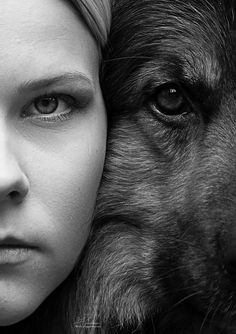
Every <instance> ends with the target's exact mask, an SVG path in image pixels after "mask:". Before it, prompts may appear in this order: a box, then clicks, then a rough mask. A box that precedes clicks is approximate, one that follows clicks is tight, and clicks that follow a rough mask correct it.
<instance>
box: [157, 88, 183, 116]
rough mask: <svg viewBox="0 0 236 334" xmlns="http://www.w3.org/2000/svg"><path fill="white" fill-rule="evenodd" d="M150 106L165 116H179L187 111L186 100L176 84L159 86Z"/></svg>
mask: <svg viewBox="0 0 236 334" xmlns="http://www.w3.org/2000/svg"><path fill="white" fill-rule="evenodd" d="M151 105H152V108H154V109H155V110H156V111H158V112H159V113H161V114H163V115H165V116H167V117H173V116H179V115H183V114H186V113H187V112H188V101H187V100H186V98H185V95H184V93H183V91H182V89H181V88H180V87H179V86H178V85H176V84H165V85H162V86H161V87H159V88H158V89H157V90H156V92H155V95H154V96H153V99H152V103H151Z"/></svg>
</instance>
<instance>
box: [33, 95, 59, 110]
mask: <svg viewBox="0 0 236 334" xmlns="http://www.w3.org/2000/svg"><path fill="white" fill-rule="evenodd" d="M57 107H58V100H57V99H56V98H55V97H43V98H39V99H37V100H36V101H35V108H36V109H37V111H38V112H40V113H41V114H51V113H53V112H54V111H55V110H56V109H57Z"/></svg>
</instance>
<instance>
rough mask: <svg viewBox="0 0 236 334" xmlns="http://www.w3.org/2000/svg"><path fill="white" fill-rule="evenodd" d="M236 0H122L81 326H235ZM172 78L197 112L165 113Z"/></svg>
mask: <svg viewBox="0 0 236 334" xmlns="http://www.w3.org/2000/svg"><path fill="white" fill-rule="evenodd" d="M231 5H232V6H231ZM233 5H234V4H232V3H231V1H230V0H227V2H225V4H224V3H222V2H221V1H217V0H215V1H213V0H208V1H207V0H117V1H116V3H115V6H114V9H113V10H114V14H113V24H112V32H111V37H110V44H109V48H108V51H107V54H106V58H107V59H106V62H105V69H104V81H103V88H104V94H105V97H106V98H107V105H108V112H109V141H108V153H107V160H106V166H105V171H104V177H103V182H102V186H101V190H100V193H99V198H98V205H97V212H96V217H95V222H94V225H93V229H92V233H91V238H90V240H89V243H88V248H87V250H86V251H87V255H86V258H85V261H84V264H83V271H82V277H81V280H80V281H79V291H80V295H79V299H78V300H79V303H82V305H83V308H82V310H81V312H80V316H79V319H78V328H79V329H78V332H80V331H81V333H84V332H89V333H93V332H98V333H100V332H101V333H148V334H152V333H160V334H170V333H171V334H180V333H181V334H182V333H185V334H187V333H188V334H189V333H193V334H195V333H201V334H213V333H214V334H218V333H225V334H229V333H230V334H232V333H236V274H235V272H234V269H235V267H236V264H235V263H236V246H235V245H236V228H235V227H236V93H235V88H236V87H235V79H236V76H235V74H236V72H235V59H234V57H235V55H236V53H235V37H234V32H233V28H234V26H233V24H234V22H233V21H234V9H233ZM167 82H174V83H178V85H179V86H180V87H181V89H182V90H183V92H184V95H185V98H186V100H187V102H186V103H187V104H188V113H187V115H185V116H183V117H180V118H179V119H173V120H167V121H166V120H165V119H164V118H163V117H162V115H161V114H159V112H158V111H157V110H155V108H154V107H153V105H154V106H155V101H156V95H157V94H158V87H161V85H163V84H164V83H167ZM86 323H87V327H88V329H84V326H86ZM96 323H98V324H97V325H98V329H96V330H95V329H93V328H92V327H95V326H93V325H95V324H96ZM101 328H102V331H101ZM79 330H80V331H79Z"/></svg>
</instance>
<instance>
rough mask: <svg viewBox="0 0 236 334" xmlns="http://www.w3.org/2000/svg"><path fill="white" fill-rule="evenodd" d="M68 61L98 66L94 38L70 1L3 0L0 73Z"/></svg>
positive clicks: (39, 68) (0, 3) (92, 67)
mask: <svg viewBox="0 0 236 334" xmlns="http://www.w3.org/2000/svg"><path fill="white" fill-rule="evenodd" d="M69 62H71V64H73V62H75V63H76V62H77V63H78V62H82V66H83V67H84V69H85V71H86V70H88V71H89V72H91V71H96V68H97V50H96V45H95V43H94V41H93V38H92V36H91V35H90V33H89V31H88V29H87V27H86V26H85V25H84V23H83V22H82V20H81V19H80V17H79V14H78V13H76V12H75V11H74V9H73V8H72V7H71V6H70V5H69V4H68V2H67V1H63V0H21V1H19V0H8V1H0V76H4V75H5V74H6V72H7V71H6V68H8V70H9V71H10V72H13V71H14V70H15V71H17V75H19V68H21V69H22V71H25V70H26V69H27V73H28V72H30V71H31V70H32V71H34V72H35V73H36V72H37V71H39V72H40V71H42V66H43V67H45V71H46V70H50V69H51V68H52V67H54V68H55V67H56V66H61V67H63V66H66V64H67V63H69ZM17 69H18V70H17ZM36 74H37V73H36Z"/></svg>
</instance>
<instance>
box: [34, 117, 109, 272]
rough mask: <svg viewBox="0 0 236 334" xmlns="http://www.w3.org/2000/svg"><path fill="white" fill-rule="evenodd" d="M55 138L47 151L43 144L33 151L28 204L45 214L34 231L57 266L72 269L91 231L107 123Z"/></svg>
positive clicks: (101, 169) (103, 154) (41, 214)
mask: <svg viewBox="0 0 236 334" xmlns="http://www.w3.org/2000/svg"><path fill="white" fill-rule="evenodd" d="M83 131H84V132H83ZM53 138H54V141H51V144H50V149H48V146H47V145H45V146H44V145H42V146H43V147H44V148H45V147H46V148H47V149H41V148H40V150H38V149H37V150H35V153H34V156H35V159H34V163H33V166H31V168H30V170H31V176H30V179H31V196H32V198H31V199H32V202H31V203H32V205H31V208H32V210H37V211H38V212H37V213H36V211H35V212H34V213H32V214H33V215H34V216H36V215H38V216H41V217H44V219H43V223H42V221H41V222H40V224H41V225H40V226H37V230H38V231H39V232H40V233H41V235H44V236H45V239H47V244H48V245H50V246H49V247H50V249H51V250H52V258H53V259H54V263H55V268H56V270H57V271H58V270H59V271H60V268H61V270H62V272H63V273H64V272H66V271H67V270H66V268H70V267H73V265H74V263H75V261H76V260H77V258H78V255H79V253H80V251H81V249H82V247H83V246H84V244H85V241H86V239H87V235H88V232H89V228H90V223H91V219H92V215H93V211H94V205H95V201H96V195H97V190H98V187H99V184H100V179H101V176H102V171H103V165H104V158H105V148H106V123H105V122H104V125H102V127H101V126H100V127H98V128H96V127H95V128H90V129H89V130H88V129H87V130H86V127H83V130H82V129H80V131H78V129H77V131H76V129H75V130H73V131H70V132H69V135H68V134H67V133H64V134H61V135H60V138H57V136H56V137H53ZM55 138H56V140H55ZM45 139H46V138H45ZM40 147H41V146H40ZM36 161H37V162H38V164H36ZM39 165H40V169H39V167H38V166H39ZM39 170H40V172H38V171H39ZM33 203H35V205H33ZM33 208H35V209H33ZM35 228H36V227H35ZM70 269H72V268H70Z"/></svg>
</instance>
